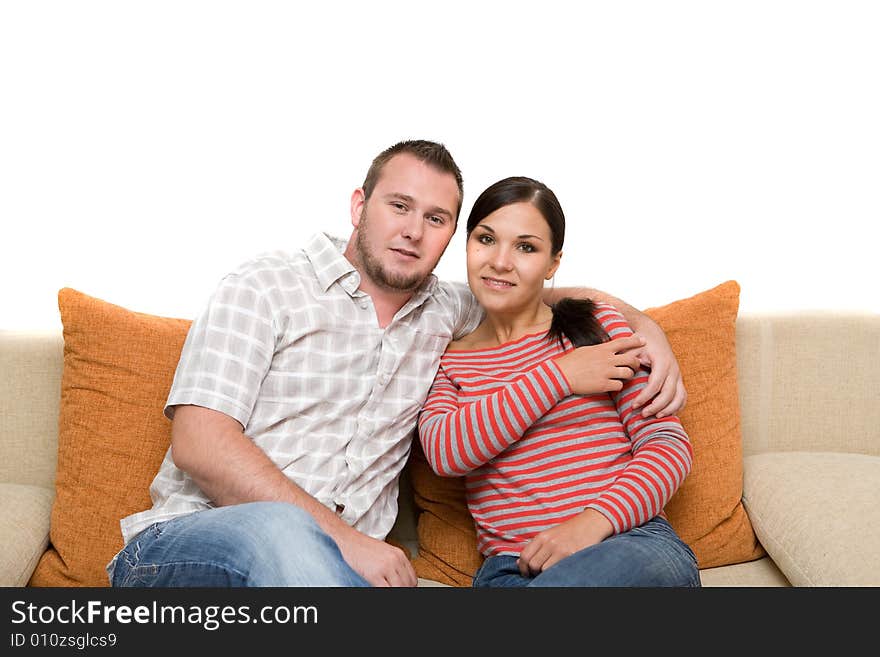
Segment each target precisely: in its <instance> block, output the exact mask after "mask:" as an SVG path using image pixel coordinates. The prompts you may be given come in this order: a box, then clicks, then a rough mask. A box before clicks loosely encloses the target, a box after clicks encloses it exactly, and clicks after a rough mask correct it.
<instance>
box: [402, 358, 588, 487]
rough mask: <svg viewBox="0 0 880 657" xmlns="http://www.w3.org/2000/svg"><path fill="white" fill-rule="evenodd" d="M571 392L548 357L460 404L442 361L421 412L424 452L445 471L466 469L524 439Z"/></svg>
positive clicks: (433, 465) (454, 472) (452, 473)
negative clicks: (504, 384)
mask: <svg viewBox="0 0 880 657" xmlns="http://www.w3.org/2000/svg"><path fill="white" fill-rule="evenodd" d="M569 394H571V389H570V388H569V386H568V382H567V381H566V380H565V376H564V375H563V374H562V370H560V369H559V367H558V366H557V365H556V363H555V362H554V361H552V360H547V361H544V362H542V363H541V364H540V365H538V366H537V367H535V368H533V369H531V370H529V371H527V372H525V373H523V374H521V375H520V376H519V377H517V378H516V379H514V380H513V381H511V382H510V384H509V385H507V386H505V387H504V388H502V389H500V390H498V391H496V392H494V393H492V394H491V395H487V396H486V397H484V398H482V399H480V400H478V401H471V402H464V403H461V402H460V401H459V395H458V389H457V388H456V386H455V384H454V383H453V382H452V381H451V380H450V378H449V376H448V375H447V373H446V371H445V370H444V368H443V365H442V363H441V365H440V369H439V370H438V371H437V375H436V377H435V378H434V383H433V384H432V386H431V390H430V391H429V392H428V398H427V399H426V400H425V404H424V406H423V407H422V411H421V414H420V415H419V439H420V441H421V443H422V449H423V451H424V453H425V457H426V459H427V461H428V463H429V464H430V465H431V468H432V469H433V470H434V472H436V473H437V474H438V475H440V476H444V477H457V476H461V475H464V474H467V473H468V472H470V471H471V470H474V469H476V468H478V467H480V466H481V465H483V464H485V463H486V462H488V461H489V460H491V459H492V458H494V457H495V456H497V455H498V454H500V453H501V452H503V451H504V450H505V449H507V447H509V446H510V445H512V444H513V443H515V442H516V441H517V440H519V439H520V438H522V436H523V434H524V433H525V432H526V431H527V430H528V429H529V427H531V426H532V424H534V423H535V422H536V421H537V420H538V419H539V418H541V417H542V416H543V415H544V414H545V413H547V411H549V410H550V409H551V408H553V406H555V405H556V403H557V402H559V400H560V399H564V398H565V397H567V396H568V395H569Z"/></svg>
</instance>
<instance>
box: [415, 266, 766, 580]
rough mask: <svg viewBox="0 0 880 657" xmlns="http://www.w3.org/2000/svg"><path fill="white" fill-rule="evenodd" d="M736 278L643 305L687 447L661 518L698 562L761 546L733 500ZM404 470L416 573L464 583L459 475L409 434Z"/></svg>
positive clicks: (470, 550) (469, 562) (465, 534)
mask: <svg viewBox="0 0 880 657" xmlns="http://www.w3.org/2000/svg"><path fill="white" fill-rule="evenodd" d="M739 291H740V288H739V284H738V283H737V282H736V281H727V282H725V283H722V284H721V285H718V286H717V287H714V288H712V289H710V290H706V291H705V292H701V293H699V294H696V295H694V296H692V297H689V298H687V299H681V300H679V301H674V302H672V303H669V304H667V305H665V306H660V307H656V308H650V309H648V310H646V311H645V314H647V315H648V316H649V317H651V318H652V319H653V320H654V321H655V322H657V324H659V325H660V327H661V328H662V329H663V330H664V331H665V333H666V337H667V339H668V340H669V344H670V345H671V347H672V350H673V351H674V352H675V355H676V358H677V359H678V364H679V366H680V367H681V372H682V378H683V380H684V384H685V387H686V388H687V392H688V402H687V405H686V406H685V408H684V409H683V410H682V412H681V414H680V419H681V422H682V425H683V426H684V428H685V430H686V431H687V432H688V435H689V437H690V439H691V442H692V444H693V448H694V463H693V467H692V469H691V472H690V474H689V475H688V476H687V478H686V479H685V481H684V483H683V484H682V486H681V487H680V488H679V489H678V491H677V492H676V493H675V495H674V496H673V497H672V499H671V500H670V501H669V504H668V505H667V506H666V509H665V511H666V514H667V517H668V518H669V522H670V523H671V524H672V526H673V527H674V528H675V530H676V531H677V532H678V534H679V536H681V538H682V540H684V541H685V542H686V543H688V545H690V547H691V549H693V550H694V553H695V554H696V556H697V561H698V564H699V567H700V568H712V567H715V566H722V565H727V564H734V563H741V562H744V561H751V560H754V559H758V558H760V557H762V556H764V554H765V552H764V549H763V548H762V547H761V545H760V544H759V543H758V539H757V538H756V536H755V532H754V530H753V529H752V525H751V523H750V522H749V518H748V516H747V515H746V512H745V508H744V507H743V505H742V477H743V470H742V436H741V432H740V414H739V390H738V387H737V372H736V316H737V313H738V312H739ZM407 471H408V475H409V477H410V479H411V482H412V487H413V492H414V494H415V504H416V509H417V512H418V521H417V531H418V540H419V553H418V555H417V556H416V557H415V558H414V559H413V565H414V567H415V569H416V573H417V574H418V576H419V577H424V578H428V579H434V580H437V581H439V582H442V583H444V584H450V585H453V586H470V584H471V578H472V577H473V575H474V573H475V572H476V569H477V568H478V567H479V565H480V563H482V557H481V556H480V554H479V553H478V552H477V548H476V532H475V530H474V527H473V520H472V519H471V517H470V514H469V512H468V510H467V503H466V502H465V493H464V480H463V478H461V477H458V478H445V477H438V476H437V475H435V474H434V473H433V472H432V471H431V469H430V467H429V466H428V464H427V462H426V461H425V457H424V455H423V454H422V452H421V449H420V447H419V445H418V440H416V441H415V444H414V446H413V450H412V454H411V456H410V460H409V463H408V464H407Z"/></svg>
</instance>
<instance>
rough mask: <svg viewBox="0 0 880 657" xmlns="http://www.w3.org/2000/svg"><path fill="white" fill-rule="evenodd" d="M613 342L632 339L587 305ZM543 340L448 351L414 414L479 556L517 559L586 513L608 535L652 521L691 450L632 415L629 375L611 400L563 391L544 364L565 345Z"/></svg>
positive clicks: (602, 308) (668, 420)
mask: <svg viewBox="0 0 880 657" xmlns="http://www.w3.org/2000/svg"><path fill="white" fill-rule="evenodd" d="M595 312H596V317H597V318H598V320H599V321H600V322H601V324H602V326H603V327H604V329H605V331H606V332H607V333H608V335H609V336H610V337H611V338H612V339H617V338H621V337H625V336H629V335H632V330H631V329H630V327H629V325H628V324H627V323H626V320H624V318H623V316H622V315H621V314H620V313H619V312H618V311H617V310H616V309H614V308H613V307H611V306H608V305H605V304H596V311H595ZM572 348H573V347H572V345H571V343H570V342H569V341H568V340H567V339H566V340H564V347H562V346H560V344H559V341H558V340H556V339H553V340H549V339H548V338H547V337H546V334H545V333H539V334H531V335H526V336H523V337H522V338H520V339H518V340H514V341H511V342H508V343H505V344H503V345H500V346H497V347H492V348H489V349H475V350H448V351H447V352H446V353H445V354H444V355H443V357H442V359H441V361H440V369H439V371H438V372H437V376H436V378H435V379H434V384H433V386H432V387H431V391H430V392H429V393H428V398H427V401H426V402H425V404H424V407H423V409H422V412H421V415H420V417H419V437H420V439H421V443H422V448H423V450H424V452H425V456H426V457H427V460H428V463H429V464H430V465H431V467H432V468H433V469H434V471H435V472H436V473H437V474H439V475H441V476H449V477H453V476H461V475H466V478H465V483H466V490H467V501H468V506H469V508H470V512H471V515H472V516H473V518H474V521H475V523H476V528H477V537H478V546H479V549H480V552H481V553H482V554H484V555H486V556H489V555H494V554H510V555H519V553H520V551H521V550H522V548H523V547H524V546H525V544H526V543H527V542H528V541H529V540H530V539H531V538H532V537H534V536H535V534H537V533H538V532H540V531H542V530H544V529H548V528H549V527H553V526H555V525H557V524H559V523H560V522H563V521H564V520H567V519H568V518H571V517H572V516H574V515H577V514H578V513H580V512H581V511H583V510H584V509H585V508H593V509H596V510H597V511H599V512H600V513H602V514H603V515H604V516H605V517H606V518H608V520H609V521H610V522H611V524H612V525H613V526H614V532H615V533H621V532H624V531H627V530H629V529H631V528H633V527H637V526H638V525H641V524H643V523H644V522H646V521H648V520H650V519H651V518H653V517H655V516H657V515H659V514H662V512H663V507H664V506H665V505H666V503H667V502H668V501H669V499H670V498H671V497H672V495H673V493H675V491H676V490H677V489H678V487H679V486H680V485H681V483H682V481H684V478H685V477H686V476H687V474H688V472H690V468H691V462H692V458H693V452H692V449H691V444H690V440H689V439H688V436H687V434H686V433H685V431H684V429H683V428H682V426H681V422H680V421H679V420H678V418H677V417H674V416H670V417H665V418H662V419H659V420H658V419H657V418H656V417H652V418H643V417H641V415H640V414H639V412H638V411H637V410H634V409H633V408H632V400H633V399H634V398H635V397H636V395H637V394H638V392H639V391H640V390H641V389H642V388H643V387H644V386H645V385H646V383H647V380H648V374H647V372H645V370H640V371H639V372H637V373H636V375H635V376H634V377H633V378H631V379H629V380H628V381H627V382H625V385H624V386H623V389H622V390H621V391H620V392H617V393H601V394H595V395H573V394H571V388H570V387H569V384H568V382H567V381H566V379H565V376H564V375H563V374H562V371H561V370H560V369H559V368H558V367H557V366H556V363H555V362H554V359H555V358H556V357H559V356H561V355H563V354H564V353H566V352H568V351H570V350H571V349H572Z"/></svg>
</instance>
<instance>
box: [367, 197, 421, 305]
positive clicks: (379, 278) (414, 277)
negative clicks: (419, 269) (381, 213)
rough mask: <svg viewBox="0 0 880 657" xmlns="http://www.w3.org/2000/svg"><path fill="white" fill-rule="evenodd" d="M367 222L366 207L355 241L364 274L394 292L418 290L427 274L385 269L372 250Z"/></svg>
mask: <svg viewBox="0 0 880 657" xmlns="http://www.w3.org/2000/svg"><path fill="white" fill-rule="evenodd" d="M367 223H368V222H367V211H366V209H364V211H363V214H361V221H360V224H359V225H358V231H357V237H356V238H355V243H354V244H355V250H356V252H357V254H358V259H359V260H360V264H361V267H363V268H364V272H363V273H364V275H366V276H368V277H369V279H370V280H371V281H373V282H374V283H375V284H376V285H378V286H379V287H382V288H385V289H386V290H391V291H392V292H413V291H414V290H416V289H417V288H418V287H419V286H420V285H421V284H422V283H423V282H424V281H425V276H422V275H421V274H397V273H395V272H390V271H388V270H387V269H385V267H384V266H383V265H382V263H381V262H380V261H379V259H378V258H375V257H374V256H373V254H372V253H371V252H370V247H369V245H368V244H367V233H366V230H365V229H366V227H367Z"/></svg>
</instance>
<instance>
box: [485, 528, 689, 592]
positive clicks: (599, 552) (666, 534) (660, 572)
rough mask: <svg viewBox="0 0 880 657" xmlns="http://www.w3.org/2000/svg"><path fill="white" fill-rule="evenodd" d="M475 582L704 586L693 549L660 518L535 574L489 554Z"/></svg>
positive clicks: (497, 584)
mask: <svg viewBox="0 0 880 657" xmlns="http://www.w3.org/2000/svg"><path fill="white" fill-rule="evenodd" d="M473 585H474V587H483V586H486V587H493V586H494V587H514V586H557V587H558V586H584V587H587V586H605V587H623V586H642V587H660V586H682V587H699V586H700V573H699V570H698V569H697V560H696V557H694V553H693V552H692V551H691V549H690V547H688V545H687V544H686V543H685V542H684V541H682V540H681V539H680V538H679V537H678V535H677V534H676V533H675V530H673V529H672V526H671V525H670V524H669V523H668V522H667V521H666V520H664V519H663V518H660V517H656V518H654V519H652V520H649V521H648V522H646V523H645V524H643V525H641V526H639V527H636V528H634V529H631V530H630V531H628V532H625V533H623V534H616V535H614V536H610V537H608V538H606V539H605V540H604V541H602V542H601V543H597V544H596V545H591V546H590V547H588V548H584V549H583V550H581V551H580V552H575V553H574V554H572V555H571V556H569V557H566V558H565V559H563V560H561V561H559V562H558V563H556V564H554V565H553V566H551V567H550V568H548V569H547V570H546V571H544V572H542V573H539V574H538V575H536V576H534V577H523V576H522V575H521V574H520V572H519V568H518V567H517V565H516V557H512V556H506V555H500V556H494V557H488V558H487V559H486V560H485V561H484V562H483V565H482V566H481V567H480V569H479V570H478V571H477V573H476V575H474V580H473Z"/></svg>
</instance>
